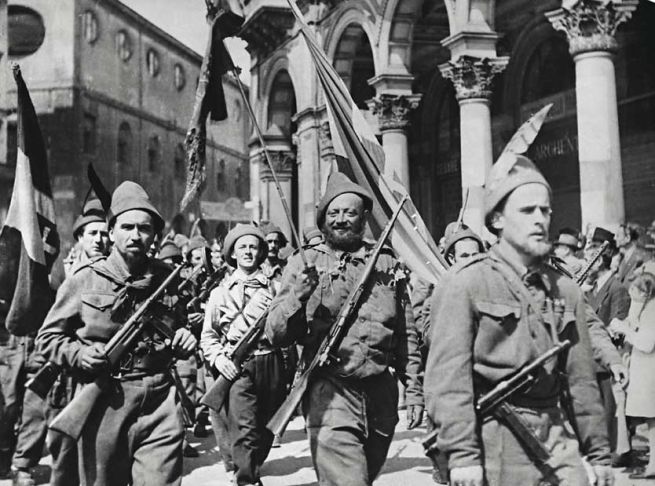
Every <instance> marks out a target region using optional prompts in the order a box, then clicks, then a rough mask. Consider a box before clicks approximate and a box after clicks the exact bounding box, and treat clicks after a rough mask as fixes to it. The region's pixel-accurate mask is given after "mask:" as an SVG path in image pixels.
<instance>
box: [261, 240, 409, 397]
mask: <svg viewBox="0 0 655 486" xmlns="http://www.w3.org/2000/svg"><path fill="white" fill-rule="evenodd" d="M373 246H374V245H373V243H371V242H365V244H364V245H363V246H362V247H361V248H360V249H359V250H357V251H356V252H353V253H348V252H341V251H337V250H333V249H332V248H330V247H329V246H328V245H326V244H324V243H322V244H319V245H317V246H315V247H313V248H309V249H307V250H306V251H305V255H306V257H307V259H308V263H309V264H311V265H314V266H315V267H316V269H317V271H318V274H319V283H318V286H317V287H316V289H315V290H314V292H313V293H312V294H311V295H310V297H309V299H308V300H307V301H306V302H302V301H301V300H300V299H299V298H298V297H297V296H296V294H295V291H294V285H295V281H296V278H297V275H298V274H299V273H300V272H301V271H302V269H303V262H302V260H301V258H300V256H299V255H294V256H292V257H291V258H290V259H289V263H288V264H287V266H286V268H285V270H284V274H283V276H282V282H281V287H280V291H279V292H278V294H277V296H276V297H275V298H274V299H273V302H272V304H271V309H270V312H269V316H268V319H267V321H266V334H267V336H268V338H269V340H270V341H271V342H272V343H273V344H274V345H277V346H289V345H291V344H292V343H294V342H298V343H299V344H301V345H303V356H302V359H303V360H304V361H305V362H309V361H311V359H312V358H313V356H314V355H315V353H316V351H317V349H318V347H319V346H320V344H321V342H322V340H323V338H324V337H325V336H326V334H327V333H328V331H329V330H330V328H331V326H332V325H333V324H334V322H335V320H336V318H337V316H338V314H339V311H340V310H341V307H342V306H343V304H344V302H345V300H346V298H347V297H348V294H349V293H350V291H351V290H352V288H353V286H354V285H355V284H356V281H357V279H358V278H359V277H360V275H361V273H362V271H363V269H364V266H365V264H366V261H367V259H368V257H369V254H370V252H371V250H372V248H373ZM405 278H406V274H405V272H404V271H403V269H402V267H401V266H400V264H399V262H398V261H397V260H396V259H395V258H394V256H393V254H392V253H391V251H390V250H383V251H382V252H381V254H380V255H379V257H378V260H377V262H376V265H375V269H374V271H373V273H372V275H371V277H370V279H369V281H368V283H367V290H366V291H365V292H364V294H363V296H362V301H361V304H360V305H359V306H358V307H357V310H356V312H355V315H354V316H352V317H351V319H350V320H349V322H348V323H347V332H346V333H345V335H344V337H343V340H342V341H341V343H340V345H339V347H338V349H337V350H336V353H335V354H336V357H337V358H338V360H336V362H334V363H332V364H331V365H330V366H329V367H328V370H327V372H328V373H331V374H333V375H335V376H338V377H340V378H345V379H362V378H367V377H370V376H375V375H379V374H381V373H383V372H384V371H386V370H387V369H388V368H389V367H392V368H394V369H395V370H396V371H397V372H398V373H399V374H400V375H401V376H402V377H403V378H404V377H405V376H406V377H407V379H408V382H409V384H408V391H407V403H408V404H409V405H412V404H422V391H421V387H420V383H419V376H418V375H419V368H420V356H419V352H418V343H417V336H416V330H415V328H414V325H413V315H412V308H411V305H410V303H409V297H408V293H407V283H406V280H405Z"/></svg>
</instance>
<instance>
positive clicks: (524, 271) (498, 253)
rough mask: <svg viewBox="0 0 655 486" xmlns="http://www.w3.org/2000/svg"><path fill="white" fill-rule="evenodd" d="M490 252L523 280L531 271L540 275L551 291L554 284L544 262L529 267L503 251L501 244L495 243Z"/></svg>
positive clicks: (545, 286)
mask: <svg viewBox="0 0 655 486" xmlns="http://www.w3.org/2000/svg"><path fill="white" fill-rule="evenodd" d="M489 253H490V254H491V256H492V258H495V259H496V260H498V261H500V262H502V263H505V264H506V265H507V266H508V267H510V268H511V269H512V270H513V271H514V272H515V273H516V275H517V276H518V277H519V278H520V279H521V281H523V280H524V279H525V277H526V276H527V275H529V274H530V273H534V274H536V275H538V276H539V278H540V280H541V282H542V283H543V286H544V288H545V289H546V290H547V291H548V292H550V290H551V288H552V285H551V283H550V279H549V278H548V275H547V274H546V272H544V267H543V264H542V263H539V264H537V265H535V266H534V267H532V268H528V267H526V266H525V265H523V264H522V263H521V262H518V261H516V259H514V258H512V257H511V256H510V255H508V254H507V251H503V248H502V246H500V245H499V244H495V245H494V246H492V247H491V249H490V250H489Z"/></svg>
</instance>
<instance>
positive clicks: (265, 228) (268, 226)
mask: <svg viewBox="0 0 655 486" xmlns="http://www.w3.org/2000/svg"><path fill="white" fill-rule="evenodd" d="M260 228H261V230H262V233H264V236H268V235H270V234H271V233H277V234H278V235H280V237H281V238H282V246H285V245H286V244H287V242H288V240H287V237H286V235H285V234H284V233H283V232H282V229H281V228H280V227H279V226H277V225H274V224H273V223H264V224H262V225H261V226H260Z"/></svg>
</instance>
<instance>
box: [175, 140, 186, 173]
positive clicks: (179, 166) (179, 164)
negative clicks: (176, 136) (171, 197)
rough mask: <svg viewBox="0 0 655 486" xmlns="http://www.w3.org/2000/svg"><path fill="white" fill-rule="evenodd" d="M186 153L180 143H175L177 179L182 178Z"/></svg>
mask: <svg viewBox="0 0 655 486" xmlns="http://www.w3.org/2000/svg"><path fill="white" fill-rule="evenodd" d="M185 156H186V153H185V151H184V145H182V144H181V143H178V144H177V147H175V177H177V178H178V179H184V176H185V172H186V170H185V169H186V168H185V167H184V161H185V158H186V157H185Z"/></svg>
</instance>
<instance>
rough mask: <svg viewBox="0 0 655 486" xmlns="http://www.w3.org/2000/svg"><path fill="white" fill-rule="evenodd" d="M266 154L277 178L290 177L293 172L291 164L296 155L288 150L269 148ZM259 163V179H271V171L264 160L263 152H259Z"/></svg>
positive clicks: (285, 178)
mask: <svg viewBox="0 0 655 486" xmlns="http://www.w3.org/2000/svg"><path fill="white" fill-rule="evenodd" d="M268 154H269V155H270V157H271V163H272V165H273V169H274V170H275V174H276V175H277V177H278V179H280V180H289V179H291V176H292V174H293V165H294V164H295V163H296V155H295V154H294V153H293V152H292V151H289V150H269V151H268ZM259 163H260V164H261V169H260V171H259V179H260V180H261V181H262V182H268V181H272V180H273V174H272V172H271V168H270V167H269V166H268V163H267V162H266V155H264V152H261V153H260V154H259Z"/></svg>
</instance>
